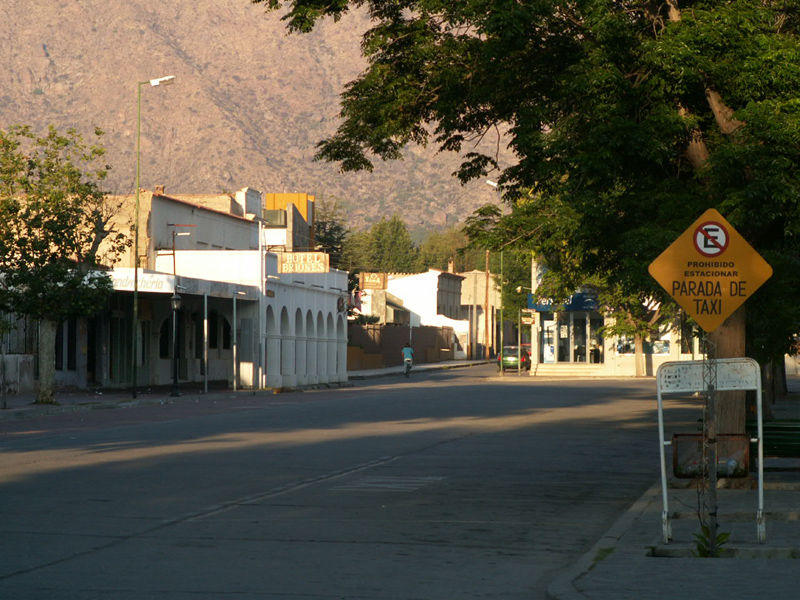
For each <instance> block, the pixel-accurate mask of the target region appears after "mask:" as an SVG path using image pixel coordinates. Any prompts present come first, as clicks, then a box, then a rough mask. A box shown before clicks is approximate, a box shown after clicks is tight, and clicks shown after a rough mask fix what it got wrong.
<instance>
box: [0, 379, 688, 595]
mask: <svg viewBox="0 0 800 600" xmlns="http://www.w3.org/2000/svg"><path fill="white" fill-rule="evenodd" d="M653 385H654V384H653V381H652V380H632V379H628V380H606V379H595V380H584V381H561V382H556V381H541V380H534V379H532V378H529V377H515V376H510V377H508V376H507V377H505V378H499V377H497V376H496V375H495V373H494V370H493V367H491V366H483V367H478V368H471V369H461V370H458V371H447V372H439V373H434V374H421V373H418V374H415V376H412V378H411V379H410V380H405V378H402V377H390V378H386V379H382V380H378V381H372V382H370V381H365V382H358V383H357V385H356V386H355V387H353V388H345V389H339V390H318V391H313V392H304V393H296V394H281V395H275V396H272V395H270V396H266V395H265V396H263V397H259V396H251V397H243V396H237V397H234V398H231V399H228V400H219V399H216V400H211V399H208V400H199V401H193V402H187V403H183V404H181V403H178V404H174V405H153V406H141V407H133V408H128V409H119V410H106V411H90V412H86V413H80V414H77V413H76V414H64V415H54V416H49V417H41V418H31V419H24V420H18V421H16V420H15V421H2V422H0V444H2V448H1V449H0V515H1V516H0V532H2V536H0V556H2V557H4V558H3V559H2V561H0V562H1V564H0V597H3V598H15V599H20V600H27V599H34V598H35V599H37V600H43V599H50V598H52V599H59V600H73V599H75V600H77V599H81V600H85V599H98V600H106V599H114V600H130V599H139V598H169V599H175V600H184V599H190V598H191V599H193V600H196V599H198V598H204V599H205V598H208V599H214V600H216V599H227V598H231V597H236V598H255V599H287V600H288V599H323V598H325V599H331V598H348V599H350V598H352V599H356V598H357V599H378V598H381V599H389V600H393V599H403V600H412V599H413V600H417V599H419V600H429V599H431V600H433V599H441V600H453V599H461V598H465V599H466V598H503V599H511V600H513V599H517V598H520V599H521V598H525V599H540V598H545V597H546V591H547V589H548V586H549V584H550V583H551V582H552V581H553V580H554V578H555V577H556V576H557V575H558V573H560V572H562V571H563V570H564V569H566V568H567V567H569V565H571V564H573V563H574V562H575V561H576V560H577V559H578V558H579V557H581V556H582V555H583V554H584V553H585V552H587V551H588V550H589V549H590V548H591V547H592V545H593V544H594V543H595V542H596V540H597V539H599V538H600V537H601V536H602V535H603V534H604V533H605V532H606V531H607V530H608V529H609V527H610V526H611V525H612V524H613V523H614V522H615V521H617V519H618V518H619V517H620V516H621V515H622V514H623V513H624V512H625V511H626V510H627V509H628V507H629V506H630V505H631V504H632V503H633V502H634V501H635V500H636V499H638V498H639V497H640V496H641V495H642V494H643V493H644V491H645V490H647V489H648V488H649V487H650V486H651V485H652V484H653V482H654V481H655V479H656V478H657V476H658V446H657V443H656V439H657V434H656V426H655V419H656V416H655V400H654V393H653ZM694 409H695V407H692V406H688V405H679V406H677V407H676V408H673V409H671V412H670V418H672V419H675V420H683V421H685V420H687V419H690V418H693V416H695V415H694V413H693V412H692V411H693V410H694Z"/></svg>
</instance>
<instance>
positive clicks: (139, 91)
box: [131, 75, 175, 398]
mask: <svg viewBox="0 0 800 600" xmlns="http://www.w3.org/2000/svg"><path fill="white" fill-rule="evenodd" d="M173 81H175V76H174V75H168V76H167V77H159V78H158V79H150V80H149V81H140V82H139V83H138V84H137V85H136V206H135V207H134V215H135V216H134V218H135V223H134V226H133V229H134V236H133V336H132V337H133V385H132V386H131V395H132V396H133V397H134V398H136V390H137V386H138V384H139V382H138V380H137V379H138V363H139V356H138V354H139V155H140V149H141V140H142V135H141V134H142V86H143V85H145V84H150V85H151V86H152V87H156V86H157V85H169V84H171V83H172V82H173Z"/></svg>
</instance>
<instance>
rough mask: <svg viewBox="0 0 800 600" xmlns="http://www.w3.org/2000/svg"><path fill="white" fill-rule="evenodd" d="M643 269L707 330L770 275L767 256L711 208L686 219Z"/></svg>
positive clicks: (732, 310)
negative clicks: (677, 233)
mask: <svg viewBox="0 0 800 600" xmlns="http://www.w3.org/2000/svg"><path fill="white" fill-rule="evenodd" d="M648 270H649V271H650V275H652V276H653V278H654V279H655V280H656V281H657V282H658V283H659V284H661V286H662V287H663V288H664V289H665V290H667V292H669V294H670V295H671V296H672V297H673V298H674V299H675V301H676V302H677V303H678V304H679V305H680V306H681V308H683V309H684V310H685V311H686V312H687V313H688V314H689V315H691V316H692V317H693V318H694V319H695V321H697V323H698V325H700V327H702V328H703V329H704V330H705V331H707V332H711V331H714V330H715V329H716V328H717V327H719V326H720V325H722V323H723V322H724V321H725V319H727V318H728V317H729V316H730V315H731V314H733V312H734V311H735V310H736V309H737V308H739V307H740V306H741V305H742V304H744V302H745V301H746V300H747V299H748V298H749V297H750V296H751V295H752V294H753V292H755V291H756V290H757V289H758V288H760V287H761V286H762V285H763V284H764V282H765V281H766V280H767V279H769V278H770V277H771V276H772V267H770V266H769V264H767V261H765V260H764V259H763V258H761V256H760V255H759V254H758V253H757V252H756V251H755V250H754V249H753V247H752V246H751V245H750V244H748V243H747V241H746V240H745V239H744V238H743V237H742V236H741V235H739V233H738V232H737V231H736V230H735V229H734V228H733V227H732V226H731V224H730V223H728V222H727V221H726V220H725V219H724V218H723V216H722V215H721V214H719V213H718V212H717V211H716V210H714V209H710V210H707V211H706V212H705V213H703V215H702V216H701V217H700V218H699V219H697V221H695V222H694V223H692V225H691V226H690V227H689V229H687V230H686V231H684V232H683V234H681V236H680V237H679V238H678V239H677V240H675V242H673V244H672V245H671V246H670V247H669V248H667V249H666V250H664V252H663V253H662V254H661V255H660V256H659V257H658V258H657V259H655V260H654V261H653V262H652V263H651V264H650V267H649V269H648Z"/></svg>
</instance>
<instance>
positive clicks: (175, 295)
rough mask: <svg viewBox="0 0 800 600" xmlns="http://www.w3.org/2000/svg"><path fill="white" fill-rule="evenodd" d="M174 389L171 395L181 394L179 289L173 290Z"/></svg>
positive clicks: (171, 299)
mask: <svg viewBox="0 0 800 600" xmlns="http://www.w3.org/2000/svg"><path fill="white" fill-rule="evenodd" d="M170 304H171V305H172V391H171V392H170V394H169V395H170V396H180V395H181V394H180V391H179V390H178V311H179V310H180V309H181V297H180V294H178V292H177V291H174V292H172V298H170Z"/></svg>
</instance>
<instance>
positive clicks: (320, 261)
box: [278, 252, 330, 273]
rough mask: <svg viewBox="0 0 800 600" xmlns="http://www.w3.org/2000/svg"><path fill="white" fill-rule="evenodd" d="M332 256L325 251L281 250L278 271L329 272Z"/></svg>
mask: <svg viewBox="0 0 800 600" xmlns="http://www.w3.org/2000/svg"><path fill="white" fill-rule="evenodd" d="M329 270H330V256H329V255H327V254H326V253H324V252H280V253H278V273H327V272H328V271H329Z"/></svg>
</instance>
